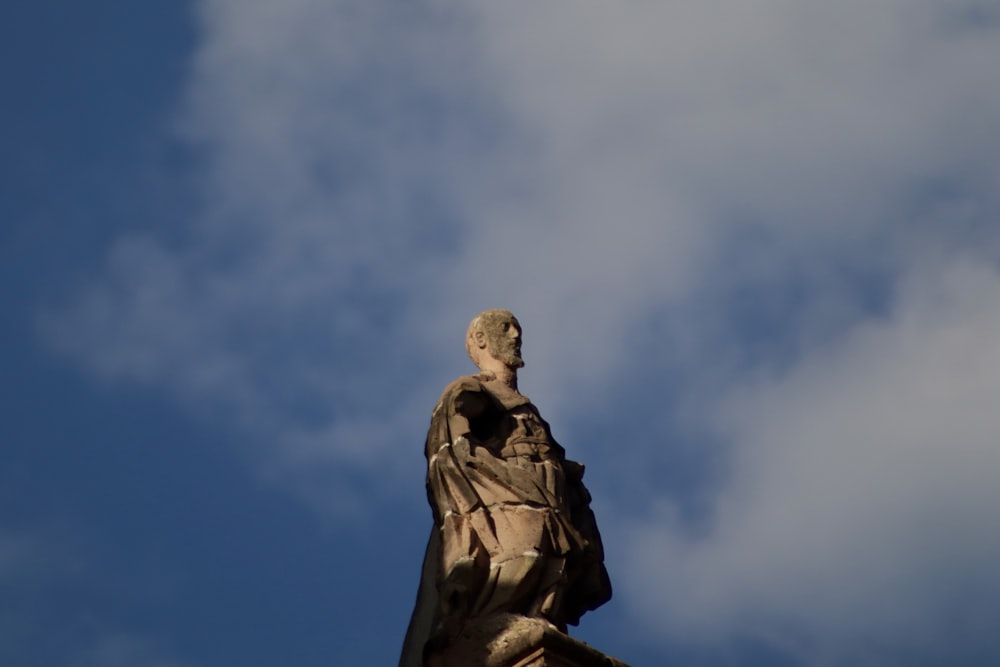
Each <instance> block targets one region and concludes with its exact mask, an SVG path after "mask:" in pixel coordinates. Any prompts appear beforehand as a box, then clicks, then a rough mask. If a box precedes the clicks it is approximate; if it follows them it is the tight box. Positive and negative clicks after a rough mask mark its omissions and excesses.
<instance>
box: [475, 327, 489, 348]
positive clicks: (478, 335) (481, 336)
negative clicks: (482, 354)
mask: <svg viewBox="0 0 1000 667" xmlns="http://www.w3.org/2000/svg"><path fill="white" fill-rule="evenodd" d="M472 340H474V341H476V347H478V348H479V349H480V350H483V349H485V348H486V334H485V333H483V332H482V331H475V332H473V334H472Z"/></svg>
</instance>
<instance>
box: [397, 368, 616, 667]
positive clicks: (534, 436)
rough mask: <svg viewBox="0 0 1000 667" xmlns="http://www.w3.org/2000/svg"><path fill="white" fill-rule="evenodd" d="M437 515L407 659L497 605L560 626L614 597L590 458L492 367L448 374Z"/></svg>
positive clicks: (430, 442) (438, 430) (432, 442)
mask: <svg viewBox="0 0 1000 667" xmlns="http://www.w3.org/2000/svg"><path fill="white" fill-rule="evenodd" d="M425 454H426V457H427V494H428V499H429V501H430V504H431V508H432V512H433V515H434V526H433V528H432V530H431V536H430V540H429V541H428V546H427V551H426V554H425V557H424V568H423V573H422V578H421V585H420V590H419V592H418V595H417V604H416V608H415V610H414V613H413V617H412V619H411V621H410V627H409V628H408V630H407V636H406V641H405V643H404V648H403V656H402V659H401V661H400V665H401V667H419V666H420V665H422V662H423V657H422V656H423V653H424V649H425V646H426V645H427V643H428V641H432V640H433V641H437V642H442V641H445V642H446V641H447V639H448V637H449V635H452V634H454V633H455V632H457V630H458V629H460V628H461V626H462V624H463V623H465V622H468V621H469V620H470V619H476V618H481V617H485V616H488V615H490V614H495V613H510V614H519V615H523V616H532V617H541V618H545V619H547V620H548V621H549V622H551V623H553V624H554V625H556V626H557V627H559V628H560V629H562V630H565V626H566V624H571V625H576V624H577V623H578V622H579V619H580V616H582V615H583V613H584V612H586V611H588V610H592V609H596V608H597V607H598V606H600V605H601V604H603V603H604V602H606V601H607V600H608V599H610V597H611V584H610V581H609V579H608V575H607V571H606V570H605V568H604V563H603V561H604V552H603V547H602V545H601V538H600V534H599V533H598V531H597V525H596V522H595V520H594V515H593V513H592V512H591V510H590V505H589V503H590V494H589V493H588V492H587V489H586V487H584V485H583V466H582V465H580V464H579V463H576V462H574V461H570V460H568V459H567V458H566V456H565V451H564V450H563V448H562V447H561V446H560V445H559V444H558V443H557V442H556V441H555V439H554V438H553V437H552V434H551V431H550V429H549V425H548V424H547V423H546V422H545V420H544V419H542V417H541V415H540V414H539V413H538V410H537V409H536V408H535V406H534V405H532V403H531V401H529V400H528V399H527V398H526V397H524V396H522V395H520V394H519V393H517V392H516V391H513V390H511V389H509V388H507V387H505V386H502V385H501V384H500V383H498V382H497V381H496V380H494V379H492V378H491V377H490V376H487V375H470V376H466V377H462V378H459V379H458V380H456V381H455V382H453V383H451V384H450V385H448V387H447V388H446V389H445V391H444V393H443V394H442V396H441V400H440V402H439V403H438V405H437V407H436V408H435V409H434V413H433V415H432V417H431V425H430V429H429V431H428V434H427V440H426V447H425Z"/></svg>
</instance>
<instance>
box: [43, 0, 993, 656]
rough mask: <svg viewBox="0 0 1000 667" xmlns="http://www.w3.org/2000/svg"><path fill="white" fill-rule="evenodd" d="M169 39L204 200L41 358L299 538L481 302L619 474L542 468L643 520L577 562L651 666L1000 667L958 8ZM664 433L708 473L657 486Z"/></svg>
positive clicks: (984, 100)
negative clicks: (630, 619)
mask: <svg viewBox="0 0 1000 667" xmlns="http://www.w3.org/2000/svg"><path fill="white" fill-rule="evenodd" d="M198 8H199V15H198V21H199V25H200V29H201V39H200V43H199V47H198V50H197V51H196V53H194V54H193V59H192V66H191V73H190V82H189V87H188V89H187V92H186V96H185V98H184V99H183V100H181V101H180V102H179V109H178V113H177V120H176V131H177V133H178V136H179V140H180V141H182V142H185V144H186V145H187V146H189V147H190V148H191V149H192V151H193V152H194V154H195V155H197V156H199V160H198V165H199V170H200V171H199V174H200V176H201V178H200V182H201V183H202V186H203V190H202V192H201V197H202V199H203V202H204V205H203V206H202V208H201V210H200V211H199V213H198V214H197V216H196V217H194V218H193V219H190V220H184V221H179V222H178V224H179V226H180V229H181V232H180V233H179V234H178V235H177V239H179V240H174V241H172V242H170V243H168V242H167V241H165V240H163V239H158V238H156V237H155V236H153V235H148V236H141V237H129V238H122V239H120V240H119V241H118V243H116V245H115V246H114V247H113V248H112V249H111V250H110V252H109V259H108V267H107V271H106V273H105V274H104V275H103V276H101V277H99V278H97V279H95V281H94V282H93V283H92V284H91V285H88V286H85V287H83V288H81V289H80V290H78V291H76V292H74V293H73V295H72V298H71V299H70V300H69V301H70V302H69V303H68V304H67V305H65V306H64V307H62V308H59V309H56V310H52V311H49V312H47V313H45V314H44V315H43V316H42V317H41V320H40V321H41V331H42V332H43V335H44V336H45V337H46V340H47V341H49V343H50V344H51V345H52V346H53V348H54V349H57V350H59V351H61V352H62V353H63V354H65V355H68V356H69V357H70V358H72V359H75V360H76V361H78V362H79V363H81V364H82V365H83V366H84V367H86V368H88V369H90V370H91V371H93V372H94V373H95V374H97V375H99V376H100V377H102V378H105V379H108V380H110V381H114V382H127V383H139V384H142V385H144V386H152V387H155V388H158V389H161V390H163V391H164V392H165V393H167V394H169V395H171V396H173V397H174V398H175V399H176V400H179V401H180V402H182V403H183V404H184V405H187V406H190V407H191V409H193V410H195V411H199V412H200V413H201V414H203V415H206V416H207V418H209V419H213V420H216V421H217V422H218V423H221V424H224V425H226V426H228V427H231V428H232V429H234V430H235V431H236V432H240V433H243V434H245V437H244V438H243V441H244V442H245V443H246V446H247V449H248V459H247V460H248V461H251V462H253V464H254V465H256V466H258V467H259V468H260V469H261V471H262V473H263V474H265V475H266V476H268V477H271V478H272V479H274V480H275V481H276V482H277V483H279V484H282V485H284V486H286V487H287V488H289V489H290V490H292V491H293V492H295V493H297V494H299V495H301V496H303V497H305V498H307V499H308V500H309V501H310V502H313V503H315V504H316V505H317V506H318V507H320V508H322V510H323V511H333V512H338V511H341V510H342V509H343V508H344V507H347V506H349V507H353V504H352V503H353V502H354V501H356V500H357V499H358V494H360V493H374V494H375V495H377V496H379V497H381V498H389V497H392V495H393V493H394V491H393V490H392V487H393V485H394V482H395V481H396V480H398V479H400V478H401V477H399V476H400V475H403V474H406V475H410V474H412V470H410V471H407V472H404V470H403V469H402V468H403V467H404V466H403V464H399V466H400V468H399V469H395V470H390V471H389V472H388V474H386V465H387V464H386V461H387V460H389V461H391V460H402V461H405V465H406V466H411V465H412V459H411V458H410V452H413V451H417V450H418V449H419V447H418V446H414V443H418V442H419V440H420V437H419V434H420V432H421V430H422V428H423V427H424V426H425V424H426V415H427V412H428V410H429V406H430V404H432V402H433V400H434V397H435V396H436V392H437V391H439V390H440V388H441V387H442V386H443V385H444V383H445V382H447V381H448V380H450V379H451V378H452V377H453V376H455V375H457V374H459V373H462V372H467V366H465V365H464V364H465V361H464V359H463V358H462V354H461V351H460V350H461V335H462V332H463V331H464V327H465V323H466V322H467V321H468V319H469V317H470V316H471V315H472V314H474V313H475V312H477V311H479V310H482V309H484V308H488V307H497V306H500V307H509V308H511V309H513V310H514V311H515V312H516V313H517V314H518V316H519V317H520V318H521V320H522V321H523V322H524V323H525V328H526V343H525V353H526V358H527V361H528V364H529V365H528V368H527V369H526V371H525V382H524V384H525V387H526V389H527V390H528V392H529V394H530V395H531V396H532V398H534V399H535V400H536V402H538V403H539V404H540V405H541V406H542V409H543V411H544V412H545V414H546V415H547V417H548V418H549V419H550V421H552V422H553V423H554V424H556V426H557V427H558V425H559V424H560V423H567V424H572V423H583V422H587V421H588V420H589V421H590V422H593V421H595V420H596V421H598V422H603V423H604V424H605V425H607V424H612V423H613V424H615V425H616V426H620V428H619V431H618V435H620V437H621V438H622V439H623V440H625V441H627V442H630V443H635V444H634V445H630V447H631V449H630V456H631V461H633V462H635V463H636V464H635V465H623V464H621V463H620V462H617V463H616V462H615V460H614V452H615V451H617V449H615V450H609V449H608V447H607V446H606V443H601V442H597V441H595V440H593V439H588V438H586V437H580V438H579V440H580V442H579V444H575V443H574V445H573V447H572V450H573V451H574V452H579V456H580V457H581V458H585V459H586V460H587V461H588V462H591V463H592V464H594V465H593V467H598V466H600V464H601V463H602V462H604V463H606V464H607V471H608V472H606V473H605V476H603V477H601V476H598V477H596V478H595V484H596V488H597V489H598V490H601V491H603V492H606V495H605V497H606V499H607V500H606V501H605V502H606V503H607V506H608V507H609V508H610V507H617V508H618V510H619V511H620V512H622V513H623V514H624V513H625V509H624V508H633V507H634V505H635V503H642V504H643V506H644V508H643V511H642V512H640V513H639V515H640V516H642V517H644V520H643V521H642V522H641V523H637V524H631V523H630V524H629V525H628V526H626V527H622V528H621V529H619V528H613V529H612V532H615V533H621V534H624V535H625V536H626V537H623V538H622V539H624V540H628V541H627V544H628V545H629V546H630V547H632V548H631V551H632V552H633V553H635V554H642V555H641V556H635V557H631V556H628V558H629V559H630V560H629V562H630V566H629V567H630V574H628V575H627V577H626V578H627V580H628V582H629V583H628V584H627V585H626V586H625V590H626V592H625V601H626V604H627V606H628V608H629V609H632V610H634V612H635V613H636V614H638V615H642V616H649V614H650V612H653V614H652V617H653V618H655V619H657V620H656V621H655V622H652V623H651V625H649V626H648V627H650V628H651V636H662V637H668V638H672V639H673V640H677V639H678V638H679V637H681V636H686V634H685V633H687V632H688V631H691V633H692V636H702V637H711V638H719V637H722V638H726V637H734V636H741V635H750V636H753V637H755V638H757V639H759V640H761V641H764V642H770V643H771V644H773V645H775V646H777V647H779V648H780V650H782V651H787V652H788V653H789V654H790V655H793V656H796V659H798V660H800V661H801V662H802V663H803V664H832V663H836V662H838V661H841V660H844V659H847V658H850V659H851V660H857V661H859V662H861V663H862V664H863V663H864V661H865V660H870V661H871V662H872V663H875V662H878V661H879V660H882V662H880V663H879V664H891V663H890V662H887V661H886V660H887V659H886V657H885V656H886V655H889V654H891V655H905V656H907V657H908V658H914V656H919V655H920V654H921V651H922V650H923V648H926V647H925V644H927V643H933V642H938V643H937V644H936V646H938V647H940V646H949V647H954V646H957V645H962V646H972V647H974V649H975V650H977V651H981V652H987V653H988V654H989V655H993V656H997V655H1000V649H998V648H997V647H996V646H995V645H993V644H989V642H988V641H987V640H985V639H983V637H984V635H983V634H982V633H980V632H979V631H980V629H981V628H980V625H979V624H980V623H981V622H982V621H983V619H985V618H986V616H985V614H986V612H987V611H989V610H995V609H996V606H997V604H998V599H1000V596H998V594H997V591H996V584H997V581H996V578H995V576H994V575H992V574H990V572H989V568H988V566H987V565H986V563H987V562H988V559H989V558H993V557H995V555H996V550H997V544H996V542H995V541H994V540H993V538H991V537H989V535H988V533H989V531H988V530H987V529H986V526H988V516H987V511H986V510H987V508H988V507H991V506H995V501H997V500H998V499H997V498H996V497H995V495H994V492H993V491H991V490H990V488H989V487H990V486H991V484H990V481H991V480H990V477H991V475H990V471H991V470H995V469H996V465H995V464H996V463H997V461H996V455H995V454H994V453H993V449H995V448H993V447H991V438H990V434H991V432H993V431H995V430H996V429H994V428H993V427H995V426H1000V423H998V422H1000V420H998V419H997V418H996V417H994V416H993V415H992V414H991V412H990V409H989V402H990V401H989V398H990V396H991V395H995V393H994V392H991V390H992V389H995V388H996V383H997V380H998V374H1000V368H998V367H997V364H996V363H995V362H996V359H995V357H996V354H995V349H994V348H995V346H991V341H993V340H996V333H997V331H996V329H997V327H998V326H1000V323H998V321H997V319H996V316H995V313H996V312H1000V311H998V310H997V305H998V304H997V298H998V296H997V295H998V289H1000V288H998V285H997V276H996V268H995V267H996V265H997V264H996V263H997V260H998V259H1000V245H998V242H1000V234H998V232H997V226H996V219H997V214H998V212H1000V205H998V204H1000V202H998V201H997V194H996V193H997V192H1000V187H998V185H1000V158H998V157H997V156H998V155H1000V145H998V144H1000V139H998V137H1000V88H998V87H997V86H996V85H995V84H994V78H995V73H994V69H995V63H996V62H998V61H1000V40H998V39H997V37H998V26H1000V22H998V19H1000V10H998V8H997V6H996V5H995V3H989V2H981V1H972V0H963V1H960V2H953V3H949V4H948V5H947V7H944V6H942V5H941V3H937V2H930V1H929V0H923V1H916V2H914V1H913V0H907V1H905V2H904V1H903V0H875V1H872V0H868V1H867V2H860V1H854V0H851V1H849V2H840V3H835V4H830V3H827V4H825V5H822V6H820V5H818V4H815V3H813V4H802V3H794V2H788V1H785V0H754V1H753V2H736V1H735V0H725V1H723V2H717V3H711V4H706V3H696V2H689V1H681V2H672V3H649V2H640V1H635V2H625V3H616V4H613V5H609V4H607V3H600V2H591V1H589V0H584V1H580V0H577V1H576V2H573V3H568V2H551V3H545V4H543V5H538V4H537V3H534V4H529V3H502V4H498V3H485V2H470V3H465V4H463V5H462V6H460V7H458V6H455V5H452V4H449V3H439V2H422V3H416V4H413V3H411V4H407V5H405V6H402V5H399V4H398V3H388V2H371V1H368V2H365V3H361V2H352V1H348V0H337V1H320V0H293V1H290V2H285V3H282V4H281V5H280V6H278V5H275V4H274V3H266V2H262V1H258V0H251V1H247V0H241V1H240V2H236V0H206V1H205V2H202V3H200V4H199V5H198ZM651 378H655V382H653V381H652V380H651ZM567 387H572V388H573V391H572V392H568V391H566V388H567ZM637 408H642V409H643V410H642V411H641V412H640V413H639V414H641V416H642V418H641V419H635V418H633V415H635V414H636V409H637ZM600 415H605V416H603V417H602V416H600ZM622 415H627V418H625V419H622ZM622 424H624V425H622ZM581 430H582V427H581ZM567 432H568V433H570V434H572V435H576V436H582V435H583V434H582V433H574V431H573V427H569V430H568V431H567ZM415 434H416V435H415ZM692 434H693V435H692ZM684 437H694V440H692V441H691V442H694V441H696V440H697V439H698V438H704V439H705V440H706V441H707V440H711V441H712V442H713V443H715V444H714V445H713V446H712V448H711V450H710V452H708V453H706V455H705V457H703V460H700V462H699V463H698V465H696V466H694V467H693V468H692V469H693V470H695V469H696V470H698V471H699V472H698V474H697V475H695V476H694V477H693V478H692V479H691V480H690V481H689V485H690V488H687V489H685V490H679V489H678V488H673V489H663V488H658V487H657V482H656V480H657V479H662V478H663V477H664V475H667V476H668V477H669V473H666V472H664V469H665V468H666V467H669V466H670V465H671V464H672V463H677V462H678V461H679V460H680V458H681V457H682V456H684V457H689V458H691V459H692V460H693V459H697V458H698V456H697V453H695V454H692V452H694V451H695V450H696V448H695V447H693V446H690V445H687V446H686V445H684V444H682V443H680V442H678V443H676V444H675V443H674V442H673V441H675V440H676V441H679V440H682V439H683V438H684ZM390 454H392V455H393V456H388V455H390ZM396 454H399V456H395V455H396ZM389 465H392V464H389ZM637 469H639V471H638V472H637ZM375 471H380V472H379V474H378V475H376V474H374V473H375ZM633 477H634V478H633ZM993 477H995V475H993ZM992 486H996V485H995V484H994V485H992ZM362 489H363V490H362ZM688 492H690V493H692V494H695V495H698V497H699V498H700V500H699V502H700V503H702V511H701V515H700V517H699V518H698V520H697V521H694V520H693V519H692V518H691V516H689V515H688V514H687V510H685V509H684V505H685V502H688V501H689V500H690V499H689V498H687V499H686V498H684V497H681V496H683V495H684V494H686V493H688ZM651 498H656V499H658V500H657V502H656V503H654V502H653V501H651ZM657 503H658V504H657ZM657 508H659V509H657ZM678 508H680V509H678ZM627 551H629V549H628V548H626V547H624V546H623V547H621V548H620V549H619V552H621V553H626V552H627ZM625 557H626V556H623V558H625ZM642 582H652V585H645V584H644V583H642ZM651 591H652V592H653V595H650V592H651ZM963 618H965V619H966V620H967V622H965V621H963V620H961V619H963ZM949 623H950V624H952V626H954V627H948V628H944V627H943V626H945V625H947V624H949ZM935 629H936V631H934V630H935ZM924 630H926V632H925V631H924ZM969 650H973V649H969ZM932 654H933V652H931V653H930V654H929V655H932ZM845 656H846V657H845ZM911 664H912V663H911Z"/></svg>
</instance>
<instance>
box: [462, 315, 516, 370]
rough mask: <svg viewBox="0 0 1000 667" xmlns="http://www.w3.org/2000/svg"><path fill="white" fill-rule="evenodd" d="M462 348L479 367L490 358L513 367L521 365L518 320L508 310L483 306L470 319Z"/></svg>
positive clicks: (482, 367)
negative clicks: (483, 307)
mask: <svg viewBox="0 0 1000 667" xmlns="http://www.w3.org/2000/svg"><path fill="white" fill-rule="evenodd" d="M465 350H466V352H468V353H469V358H470V359H472V363H474V364H475V365H476V366H477V367H478V368H479V369H480V370H486V368H484V364H486V362H487V361H488V360H489V359H494V360H496V361H499V362H500V363H502V364H503V365H504V366H506V367H507V368H509V369H511V370H513V369H516V368H521V367H522V366H524V360H523V359H522V358H521V324H520V323H519V322H518V321H517V318H516V317H514V314H513V313H511V312H510V311H509V310H504V309H502V308H494V309H493V310H485V311H483V312H481V313H479V314H478V315H476V316H475V317H473V318H472V321H471V322H470V323H469V329H468V331H467V332H466V334H465Z"/></svg>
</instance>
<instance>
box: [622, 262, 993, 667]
mask: <svg viewBox="0 0 1000 667" xmlns="http://www.w3.org/2000/svg"><path fill="white" fill-rule="evenodd" d="M997 341H1000V274H998V273H997V271H996V270H995V269H994V268H992V267H988V266H983V265H979V264H975V263H973V264H965V263H959V264H957V265H955V266H953V267H951V269H950V270H948V271H947V272H946V273H945V274H944V275H942V276H940V277H935V278H929V277H926V276H916V277H914V278H913V279H912V280H911V281H909V282H908V283H907V284H906V285H905V287H904V288H903V290H902V294H901V296H900V301H899V303H898V305H897V306H896V308H895V309H894V312H893V313H892V316H891V317H890V318H889V319H888V320H886V321H878V322H868V323H864V324H860V325H858V327H857V328H856V329H855V330H854V331H852V332H851V334H850V335H849V336H848V337H847V338H846V339H845V340H844V341H842V342H841V343H840V344H838V345H837V346H835V347H834V348H832V349H829V350H825V351H822V352H820V351H817V352H816V353H815V354H813V355H812V356H811V357H810V358H809V359H808V360H806V361H804V362H803V363H802V364H801V365H799V366H798V367H796V368H794V369H793V370H792V371H791V372H789V373H788V374H787V375H784V376H782V377H776V378H775V377H768V378H763V379H761V380H760V381H758V382H755V383H751V384H748V385H745V386H743V387H740V388H735V389H734V390H733V391H732V393H731V394H730V395H729V396H727V397H726V398H725V400H724V401H723V407H722V408H719V407H718V406H712V410H711V411H710V412H714V417H715V419H716V420H717V423H718V424H719V426H720V427H721V428H722V429H723V430H724V432H725V434H726V436H727V438H728V439H729V440H730V441H731V442H732V454H731V468H730V470H731V473H730V475H731V476H730V479H729V480H728V482H727V484H726V485H725V488H724V490H723V491H722V492H721V493H720V494H719V496H718V497H717V499H716V503H715V506H714V508H713V513H712V519H711V520H710V522H709V527H708V528H707V529H705V532H704V533H703V534H699V535H697V536H692V535H687V536H685V530H684V529H683V527H682V526H681V524H680V522H679V521H678V520H677V519H676V516H674V518H672V519H671V518H669V517H671V514H670V510H669V505H666V506H665V507H666V508H667V509H665V510H664V511H665V512H666V514H664V515H663V516H660V517H657V518H650V519H649V520H648V521H647V522H645V523H640V524H637V525H634V526H632V528H631V530H632V531H633V532H632V536H631V542H630V545H629V547H630V548H628V549H626V550H625V551H627V552H628V553H631V554H633V560H634V563H633V564H632V565H633V566H632V567H631V568H630V569H628V570H627V571H628V572H629V573H630V574H629V578H628V582H627V586H628V587H629V595H628V599H629V600H630V601H631V602H633V603H634V604H636V605H638V607H639V609H640V610H641V613H642V614H643V615H645V616H646V618H647V619H648V623H649V624H650V625H652V626H655V627H656V628H658V629H660V630H661V631H665V632H668V633H670V634H672V635H674V636H702V637H712V638H718V637H719V636H720V635H721V636H723V637H734V636H740V635H743V636H756V637H757V638H758V639H763V640H769V639H771V638H774V637H780V638H781V641H783V642H787V643H789V644H790V647H789V648H791V649H792V650H795V651H800V652H801V654H802V656H803V657H802V661H803V664H817V665H819V664H847V663H849V664H886V663H885V662H884V661H885V660H886V654H885V651H886V649H890V650H892V651H901V650H903V651H912V655H911V660H912V661H914V662H911V664H940V660H941V659H942V658H944V659H947V658H948V656H947V655H944V656H943V655H941V654H940V653H939V652H935V651H940V647H941V646H949V647H952V648H951V649H949V650H958V649H955V648H954V647H956V646H961V647H962V649H961V650H965V651H969V650H980V651H981V650H984V649H986V648H990V649H992V650H994V651H995V650H996V648H997V647H996V645H995V644H994V645H992V646H990V642H991V641H992V640H990V639H988V636H989V635H988V634H987V635H984V634H981V633H982V630H983V629H984V628H985V627H986V626H988V623H989V619H991V618H995V614H996V612H997V610H998V609H1000V598H998V595H1000V575H998V573H997V569H996V567H995V563H996V562H997V560H998V559H1000V537H998V535H997V533H996V531H995V530H993V524H994V523H995V516H994V515H995V510H996V508H997V507H998V506H1000V484H998V481H1000V473H998V471H1000V448H998V447H997V446H996V434H997V433H998V432H1000V414H998V413H997V410H996V397H997V396H998V395H1000V344H998V342H997ZM869 653H870V654H871V655H869ZM993 655H994V656H995V653H994V654H993ZM804 656H809V658H808V659H806V658H805V657H804ZM880 661H881V662H880Z"/></svg>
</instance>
